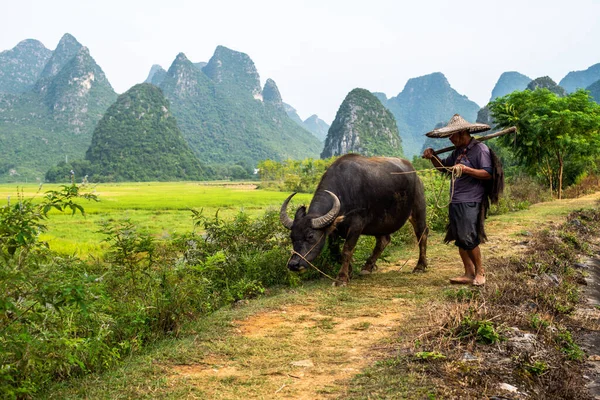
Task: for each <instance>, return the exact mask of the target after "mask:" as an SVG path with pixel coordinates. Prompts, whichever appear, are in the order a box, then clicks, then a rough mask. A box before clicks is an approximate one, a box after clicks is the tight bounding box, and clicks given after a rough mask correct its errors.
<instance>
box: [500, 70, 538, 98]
mask: <svg viewBox="0 0 600 400" xmlns="http://www.w3.org/2000/svg"><path fill="white" fill-rule="evenodd" d="M529 82H531V78H530V77H528V76H525V75H523V74H520V73H518V72H516V71H509V72H504V73H503V74H502V75H500V78H498V82H496V85H494V89H492V97H491V98H490V101H493V100H495V99H496V98H498V97H503V96H506V95H507V94H510V93H512V92H514V91H515V90H525V89H526V88H527V85H529Z"/></svg>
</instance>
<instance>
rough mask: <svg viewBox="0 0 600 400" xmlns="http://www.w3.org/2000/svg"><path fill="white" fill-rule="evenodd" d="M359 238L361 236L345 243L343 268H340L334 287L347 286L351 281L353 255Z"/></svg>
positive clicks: (355, 236) (352, 237)
mask: <svg viewBox="0 0 600 400" xmlns="http://www.w3.org/2000/svg"><path fill="white" fill-rule="evenodd" d="M359 236H360V235H352V236H349V237H348V238H347V239H346V241H345V242H344V249H343V250H342V266H341V267H340V271H339V272H338V276H337V280H336V282H334V286H346V284H347V283H348V282H349V281H350V275H351V268H352V265H351V262H352V255H353V254H354V248H355V247H356V243H357V242H358V238H359Z"/></svg>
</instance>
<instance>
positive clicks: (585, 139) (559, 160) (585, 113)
mask: <svg viewBox="0 0 600 400" xmlns="http://www.w3.org/2000/svg"><path fill="white" fill-rule="evenodd" d="M490 110H491V112H492V116H493V118H494V120H495V121H496V126H497V127H498V128H507V127H509V126H516V127H517V135H516V136H514V137H513V136H503V137H501V138H499V142H500V143H501V144H502V145H503V146H506V147H510V148H513V149H514V153H515V156H516V158H517V161H518V163H519V165H520V166H522V167H523V168H525V170H526V171H527V172H528V173H530V174H532V175H534V176H540V177H543V178H544V179H545V180H546V182H547V183H548V185H549V187H550V191H551V192H552V191H553V188H554V187H556V190H557V193H558V198H559V199H561V198H562V188H563V185H564V183H565V182H566V183H568V184H570V183H573V182H574V181H575V180H576V179H577V177H578V176H580V175H581V174H582V173H584V172H585V171H586V168H587V167H588V166H590V165H591V164H592V163H593V162H594V159H595V157H596V156H597V155H598V154H599V153H600V150H599V147H598V145H600V137H599V136H600V105H598V104H596V103H595V102H594V101H593V99H592V98H591V97H590V95H589V92H586V91H585V90H578V91H576V92H574V93H572V94H569V95H568V96H564V97H558V96H557V95H556V94H554V93H552V92H550V91H549V90H547V89H536V90H534V91H531V90H524V91H522V92H513V93H511V94H509V95H507V96H504V97H500V98H498V99H496V100H494V101H493V102H492V103H490ZM565 171H568V175H567V176H566V178H567V179H565Z"/></svg>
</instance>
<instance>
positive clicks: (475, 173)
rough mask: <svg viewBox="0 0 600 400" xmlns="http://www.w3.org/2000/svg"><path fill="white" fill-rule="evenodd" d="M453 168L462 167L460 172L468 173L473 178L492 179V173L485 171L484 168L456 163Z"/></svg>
mask: <svg viewBox="0 0 600 400" xmlns="http://www.w3.org/2000/svg"><path fill="white" fill-rule="evenodd" d="M454 168H460V169H462V173H463V174H466V175H470V176H472V177H473V178H477V179H481V180H483V181H487V180H488V179H492V175H491V174H490V173H489V172H487V171H486V170H485V169H475V168H471V167H467V166H466V165H464V164H456V165H455V166H454Z"/></svg>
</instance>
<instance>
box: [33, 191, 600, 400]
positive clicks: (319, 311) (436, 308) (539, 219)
mask: <svg viewBox="0 0 600 400" xmlns="http://www.w3.org/2000/svg"><path fill="white" fill-rule="evenodd" d="M599 198H600V193H597V194H594V195H590V196H586V197H583V198H579V199H569V200H563V201H554V202H549V203H542V204H536V205H534V206H532V207H531V208H529V209H528V210H523V211H519V212H515V213H510V214H506V215H501V216H493V217H490V218H489V220H488V225H487V226H488V234H489V235H490V240H489V242H488V243H486V244H485V245H484V246H483V252H484V259H485V260H486V263H487V262H488V260H490V259H493V258H496V257H509V256H511V255H517V254H519V253H520V252H522V251H523V248H524V246H523V245H522V244H521V243H522V242H523V238H524V236H523V234H524V232H530V231H536V230H543V229H549V228H551V227H552V226H555V225H556V224H558V223H560V222H561V221H564V219H565V216H566V215H567V214H568V213H570V212H571V211H573V210H576V209H580V208H590V207H594V206H597V204H598V201H599ZM442 238H443V235H442V234H441V233H437V232H433V233H432V235H431V236H430V238H429V248H428V258H429V270H428V271H427V272H426V273H423V274H413V273H411V269H412V267H413V266H414V265H415V263H416V257H417V255H418V251H417V248H416V246H414V245H413V246H408V247H403V248H400V249H396V251H393V252H392V254H391V255H390V256H389V257H388V261H387V262H384V261H381V262H380V263H379V270H378V271H377V272H376V273H375V274H373V275H371V276H368V277H356V278H355V279H353V280H352V282H351V283H350V285H348V286H347V287H344V288H339V287H331V282H330V281H328V280H327V279H321V280H318V281H311V282H305V283H303V284H302V285H301V286H300V287H298V288H294V289H277V288H274V289H271V290H269V292H268V295H266V296H261V297H259V298H258V299H254V300H250V301H246V302H240V303H239V304H235V305H234V306H232V307H225V308H223V309H221V310H219V311H217V312H215V313H213V314H211V315H209V316H208V317H206V318H201V319H197V320H195V321H191V322H190V323H189V324H188V325H187V326H186V327H185V328H184V329H182V331H181V332H180V336H179V337H178V338H173V339H169V340H164V341H161V342H160V343H157V344H156V345H155V346H153V347H152V348H150V349H148V350H147V351H144V352H143V353H142V354H138V355H136V356H132V357H131V358H129V359H128V360H126V362H125V363H124V364H123V365H122V366H120V367H119V368H117V369H113V370H110V371H107V372H106V373H104V374H98V375H92V376H88V377H86V378H84V379H80V380H76V381H75V382H65V383H64V385H57V386H55V387H54V388H53V389H52V390H51V391H50V392H49V393H46V394H45V395H44V396H43V398H49V399H79V398H95V399H96V398H97V399H116V398H140V399H150V398H153V399H154V398H160V399H181V398H187V399H208V398H211V399H228V400H229V399H232V400H233V399H240V398H246V399H290V398H294V399H350V398H351V399H375V398H377V399H424V398H461V397H460V396H459V397H444V396H440V397H438V396H436V394H435V393H436V392H437V391H438V390H439V387H438V386H437V383H438V382H436V380H435V379H436V377H435V376H426V375H424V374H415V373H411V372H410V371H409V372H407V371H406V368H404V366H403V363H402V358H401V356H402V354H404V353H402V352H401V351H400V349H403V348H406V347H410V346H412V345H413V344H415V343H417V342H418V341H419V340H420V338H421V337H422V336H423V335H425V334H427V333H430V332H431V331H432V330H435V329H437V326H438V323H439V320H440V319H441V317H440V315H439V312H440V310H443V307H442V305H443V304H445V302H446V300H445V299H446V297H445V296H446V295H445V293H447V292H448V291H452V290H457V289H456V286H452V285H449V283H448V278H450V277H452V276H455V275H456V274H458V273H460V272H461V271H462V267H461V264H460V260H459V258H458V255H457V254H456V248H455V247H454V246H449V245H444V244H443V243H442ZM407 260H408V265H407V266H404V263H405V261H407ZM487 273H488V279H489V283H488V286H491V287H494V286H493V285H494V282H495V281H496V280H497V279H498V277H497V276H496V271H494V270H493V269H488V271H487ZM492 350H493V348H492ZM472 351H473V350H472ZM475 354H476V355H477V354H478V353H475ZM465 368H467V367H465ZM470 368H471V369H472V370H473V371H474V372H473V374H474V376H477V374H478V370H477V364H474V365H473V366H471V367H470ZM465 371H466V372H465ZM458 373H459V372H456V374H458ZM460 373H463V374H467V373H468V370H467V369H465V370H464V371H462V372H460ZM469 379H471V378H469ZM465 381H466V378H465ZM495 390H496V389H495V388H494V387H490V388H485V390H484V389H482V392H481V396H478V397H470V398H489V397H490V396H491V395H497V394H498V393H499V392H496V391H495ZM484 391H485V393H484ZM498 398H500V397H498Z"/></svg>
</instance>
